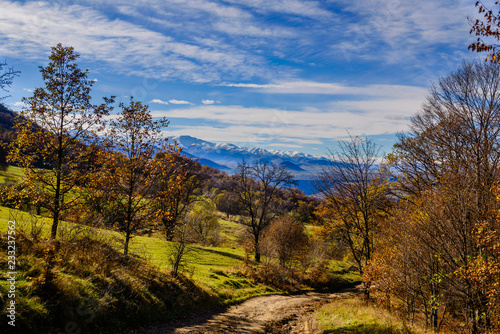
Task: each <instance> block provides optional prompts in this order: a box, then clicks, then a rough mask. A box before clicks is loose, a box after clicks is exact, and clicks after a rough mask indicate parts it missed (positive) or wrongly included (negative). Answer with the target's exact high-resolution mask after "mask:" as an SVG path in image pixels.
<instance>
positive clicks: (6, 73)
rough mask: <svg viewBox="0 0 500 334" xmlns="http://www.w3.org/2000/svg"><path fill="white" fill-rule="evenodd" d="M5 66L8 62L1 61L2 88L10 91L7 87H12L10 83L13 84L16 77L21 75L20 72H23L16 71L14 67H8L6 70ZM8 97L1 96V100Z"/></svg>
mask: <svg viewBox="0 0 500 334" xmlns="http://www.w3.org/2000/svg"><path fill="white" fill-rule="evenodd" d="M5 66H7V63H6V62H5V61H4V62H2V63H0V89H1V90H3V91H5V92H8V90H7V87H10V85H12V82H13V81H14V77H17V76H19V73H21V72H20V71H15V70H14V68H13V67H8V68H6V69H5V70H4V67H5ZM2 71H3V73H2ZM7 97H8V96H0V101H2V100H3V99H5V98H7Z"/></svg>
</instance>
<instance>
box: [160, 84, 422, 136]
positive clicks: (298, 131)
mask: <svg viewBox="0 0 500 334" xmlns="http://www.w3.org/2000/svg"><path fill="white" fill-rule="evenodd" d="M293 87H294V88H293V89H292V90H291V92H295V86H293ZM319 87H320V90H319V92H322V93H325V92H324V91H323V89H324V88H325V87H322V86H319ZM273 89H276V87H273ZM332 89H333V92H334V94H337V93H338V92H339V91H341V92H342V93H341V94H342V97H343V98H342V99H340V100H332V101H330V102H327V103H325V105H324V106H323V108H321V109H316V108H304V109H296V110H282V109H277V108H256V107H254V108H250V107H244V106H214V105H204V106H196V107H190V108H183V109H176V110H170V111H169V112H168V114H167V117H169V118H184V119H197V120H199V119H203V120H206V121H207V122H211V123H214V124H215V125H214V126H194V127H193V126H186V127H180V128H179V127H177V128H175V129H176V130H175V131H176V134H181V133H182V131H184V133H185V134H186V133H188V134H190V135H193V136H200V138H204V139H207V140H215V141H229V139H228V138H230V139H231V140H234V141H235V142H250V143H259V142H264V141H270V140H271V141H273V142H281V143H288V144H289V143H293V144H296V145H302V144H318V143H320V142H321V141H320V140H321V139H326V138H330V139H334V138H344V137H345V134H346V130H348V131H349V132H350V133H353V134H356V135H363V136H376V135H383V134H394V133H396V132H399V131H406V130H408V124H409V118H410V117H411V116H413V115H414V114H415V113H416V112H418V111H419V110H420V106H421V104H422V102H423V101H424V98H425V96H426V94H427V90H425V89H423V88H420V87H411V86H389V85H385V86H367V87H343V86H341V85H334V86H333V88H332ZM287 92H290V91H287ZM282 93H283V92H282ZM350 93H351V94H357V95H355V96H352V99H346V98H345V96H344V95H348V94H350ZM360 94H361V95H363V98H362V99H359V95H360ZM154 114H155V116H164V114H165V112H164V111H161V112H160V111H158V112H154ZM209 129H212V131H213V133H211V134H210V130H209Z"/></svg>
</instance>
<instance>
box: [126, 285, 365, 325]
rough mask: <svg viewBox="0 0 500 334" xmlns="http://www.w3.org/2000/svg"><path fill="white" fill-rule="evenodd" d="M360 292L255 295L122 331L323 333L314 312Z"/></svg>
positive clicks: (354, 290) (351, 290) (352, 290)
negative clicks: (203, 312)
mask: <svg viewBox="0 0 500 334" xmlns="http://www.w3.org/2000/svg"><path fill="white" fill-rule="evenodd" d="M357 293H358V290H356V289H345V290H342V291H339V292H336V293H317V292H308V293H305V294H299V295H291V296H283V295H271V296H261V297H255V298H251V299H248V300H246V301H244V302H243V303H241V304H239V305H234V306H231V307H228V308H227V309H225V310H224V311H221V312H218V313H213V314H206V315H203V316H198V317H196V318H192V319H189V320H184V321H181V322H178V323H173V324H172V323H170V324H164V325H157V326H152V327H148V328H140V329H136V330H131V331H127V332H124V333H121V334H153V333H154V334H160V333H162V334H163V333H175V334H181V333H194V334H202V333H203V334H205V333H242V334H249V333H276V334H277V333H290V334H291V333H296V334H298V333H300V334H316V333H322V331H321V330H320V329H319V328H318V325H317V323H316V319H315V317H314V316H313V312H314V311H315V310H316V309H317V308H318V307H320V306H321V305H323V304H325V303H327V302H329V301H332V300H334V299H337V298H346V297H350V296H353V295H355V294H357Z"/></svg>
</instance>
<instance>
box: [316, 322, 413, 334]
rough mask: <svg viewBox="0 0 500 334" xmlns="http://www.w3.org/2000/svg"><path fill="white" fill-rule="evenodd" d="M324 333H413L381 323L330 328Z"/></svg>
mask: <svg viewBox="0 0 500 334" xmlns="http://www.w3.org/2000/svg"><path fill="white" fill-rule="evenodd" d="M324 333H332V334H365V333H369V334H411V333H412V332H411V331H410V330H408V329H406V328H403V329H401V328H396V327H394V326H391V325H380V324H373V325H367V324H357V325H351V326H344V327H339V328H335V329H329V330H326V331H324Z"/></svg>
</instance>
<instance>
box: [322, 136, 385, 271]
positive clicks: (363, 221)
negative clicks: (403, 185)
mask: <svg viewBox="0 0 500 334" xmlns="http://www.w3.org/2000/svg"><path fill="white" fill-rule="evenodd" d="M379 151H380V148H379V147H378V146H377V145H376V144H375V143H374V142H373V141H371V140H368V139H363V138H360V137H352V136H351V139H350V141H343V142H340V149H339V150H338V151H330V159H331V162H330V164H329V165H327V166H325V167H324V168H323V170H322V172H321V173H320V174H319V175H318V176H317V178H316V182H315V187H316V189H317V190H318V191H320V192H321V193H322V194H323V196H324V197H325V201H326V202H325V203H326V204H327V205H328V206H329V207H330V208H331V211H330V212H331V214H332V215H333V217H332V218H333V219H332V221H333V223H334V224H336V229H334V230H336V231H338V232H339V233H340V234H341V236H342V239H343V241H344V242H345V243H346V244H347V245H348V247H349V249H350V251H351V254H352V256H353V258H354V261H355V262H356V264H357V265H358V270H359V272H360V273H361V274H362V273H363V268H364V267H365V266H366V264H367V263H368V261H370V259H371V258H372V255H373V241H374V233H375V231H376V229H377V225H378V218H379V217H380V214H381V212H382V210H383V209H384V207H385V206H386V205H387V188H386V187H385V181H384V179H383V178H381V177H380V175H379V171H378V166H377V164H376V161H377V157H378V156H379Z"/></svg>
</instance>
